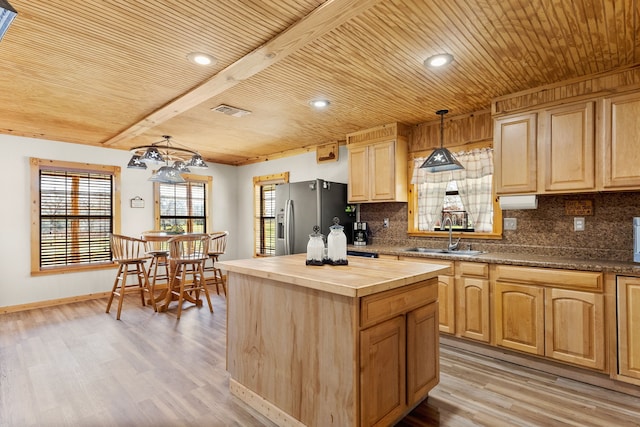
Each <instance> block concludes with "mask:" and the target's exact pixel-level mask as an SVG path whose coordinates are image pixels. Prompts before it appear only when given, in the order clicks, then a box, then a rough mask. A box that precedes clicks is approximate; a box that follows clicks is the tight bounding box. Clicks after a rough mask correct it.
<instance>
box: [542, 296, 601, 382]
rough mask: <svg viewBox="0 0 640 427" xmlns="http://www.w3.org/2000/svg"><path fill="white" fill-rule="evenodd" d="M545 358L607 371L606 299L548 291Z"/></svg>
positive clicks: (546, 297)
mask: <svg viewBox="0 0 640 427" xmlns="http://www.w3.org/2000/svg"><path fill="white" fill-rule="evenodd" d="M544 292H545V327H546V331H545V340H546V341H545V354H546V355H547V356H548V357H551V358H553V359H556V360H561V361H563V362H569V363H573V364H574V365H581V366H585V367H587V368H594V369H598V370H603V369H604V368H605V360H606V357H605V354H606V353H605V341H604V295H602V294H595V293H590V292H582V291H572V290H567V289H554V288H551V289H545V290H544Z"/></svg>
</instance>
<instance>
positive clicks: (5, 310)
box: [0, 291, 111, 314]
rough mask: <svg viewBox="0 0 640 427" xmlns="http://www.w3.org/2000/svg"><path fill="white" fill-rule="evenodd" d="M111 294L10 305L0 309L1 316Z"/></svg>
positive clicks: (100, 293) (107, 292)
mask: <svg viewBox="0 0 640 427" xmlns="http://www.w3.org/2000/svg"><path fill="white" fill-rule="evenodd" d="M110 293H111V291H106V292H99V293H96V294H88V295H78V296H75V297H68V298H57V299H52V300H46V301H37V302H31V303H28V304H19V305H9V306H5V307H0V314H5V313H15V312H18V311H26V310H33V309H35V308H44V307H53V306H56V305H63V304H72V303H74V302H80V301H88V300H92V299H100V298H106V297H108V296H109V294H110Z"/></svg>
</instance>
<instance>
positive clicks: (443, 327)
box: [438, 276, 456, 334]
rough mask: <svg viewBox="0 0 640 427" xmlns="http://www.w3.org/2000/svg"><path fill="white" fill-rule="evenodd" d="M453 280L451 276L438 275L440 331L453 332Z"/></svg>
mask: <svg viewBox="0 0 640 427" xmlns="http://www.w3.org/2000/svg"><path fill="white" fill-rule="evenodd" d="M454 283H455V280H454V277H453V276H438V305H439V306H440V308H439V313H438V319H439V323H440V324H439V329H440V332H445V333H447V334H453V333H455V331H456V325H455V285H454Z"/></svg>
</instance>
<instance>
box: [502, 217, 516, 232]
mask: <svg viewBox="0 0 640 427" xmlns="http://www.w3.org/2000/svg"><path fill="white" fill-rule="evenodd" d="M517 228H518V219H517V218H504V229H505V230H515V229H517Z"/></svg>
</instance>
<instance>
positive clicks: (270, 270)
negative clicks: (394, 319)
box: [216, 254, 446, 297]
mask: <svg viewBox="0 0 640 427" xmlns="http://www.w3.org/2000/svg"><path fill="white" fill-rule="evenodd" d="M305 260H306V255H305V254H297V255H286V256H277V257H265V258H251V259H240V260H233V261H220V262H216V266H218V267H219V268H221V269H223V270H226V271H229V272H234V273H240V274H246V275H250V276H253V277H260V278H264V279H272V280H277V281H281V282H284V283H290V284H293V285H298V286H303V287H306V288H311V289H317V290H321V291H325V292H330V293H333V294H338V295H344V296H348V297H363V296H366V295H371V294H375V293H378V292H382V291H386V290H389V289H394V288H398V287H401V286H406V285H410V284H413V283H416V282H420V281H423V280H428V279H431V278H433V277H437V276H438V274H440V273H442V272H443V271H444V270H446V268H445V267H443V266H441V265H435V264H428V263H416V262H406V261H395V260H386V259H376V258H362V257H353V256H351V257H348V261H349V265H339V266H332V265H323V266H310V265H309V266H308V265H305Z"/></svg>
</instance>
